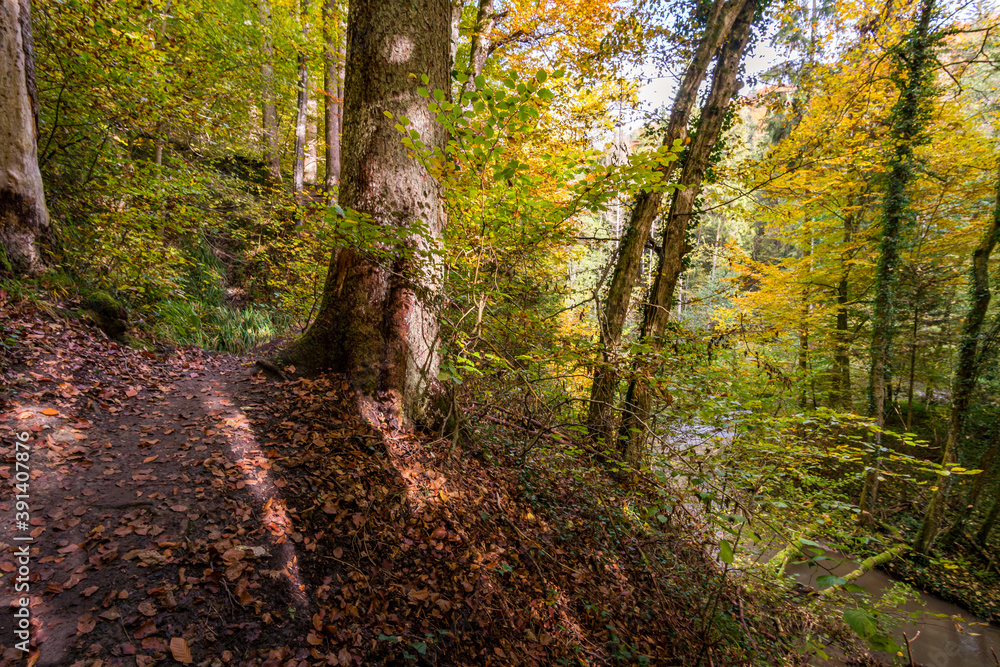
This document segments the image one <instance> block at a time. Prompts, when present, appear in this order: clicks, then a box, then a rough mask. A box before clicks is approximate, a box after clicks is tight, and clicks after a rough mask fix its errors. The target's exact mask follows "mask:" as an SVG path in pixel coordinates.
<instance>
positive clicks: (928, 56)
mask: <svg viewBox="0 0 1000 667" xmlns="http://www.w3.org/2000/svg"><path fill="white" fill-rule="evenodd" d="M933 11H934V0H923V2H922V4H921V9H920V18H919V20H918V23H917V25H916V26H915V27H914V30H913V31H912V32H911V34H910V36H909V38H908V39H909V40H910V45H909V49H908V53H906V54H905V56H901V61H902V66H901V69H902V70H903V73H904V74H905V77H900V78H899V84H898V85H899V86H900V87H901V88H900V91H899V99H898V100H897V102H896V104H895V106H894V107H893V112H892V113H893V116H894V122H893V127H892V131H891V133H890V134H891V136H892V138H893V140H894V142H895V147H894V151H893V154H892V157H891V158H890V159H889V164H888V165H887V166H888V169H887V172H888V177H887V187H886V192H885V195H884V198H883V203H882V239H881V252H880V255H879V262H878V270H877V274H876V277H875V312H874V316H873V317H872V345H871V365H870V369H869V370H870V375H869V380H868V415H869V416H870V417H874V418H875V423H876V424H877V425H878V426H879V427H882V426H884V425H885V413H886V409H885V402H886V401H885V398H886V391H887V387H886V380H887V374H888V369H889V363H890V361H891V355H892V338H893V334H894V332H895V321H896V282H897V280H898V274H899V240H900V236H901V235H902V234H903V233H904V232H906V231H907V230H908V229H909V227H910V226H911V223H912V218H913V211H912V209H911V208H910V206H909V197H908V189H909V185H910V181H911V180H912V179H913V149H914V147H915V146H916V144H917V143H918V141H920V139H921V136H922V135H923V132H924V124H925V119H924V115H923V114H922V113H921V110H922V109H923V107H924V106H925V104H926V98H927V97H928V90H927V84H928V82H929V75H930V67H929V65H930V63H931V62H933V48H932V47H933V43H932V39H931V38H930V37H929V32H930V22H931V15H932V14H933ZM881 453H882V434H881V431H879V432H878V433H877V434H876V435H875V454H874V460H873V462H872V465H871V466H869V468H868V472H867V473H866V475H865V483H864V486H863V488H862V493H861V502H860V503H859V506H860V508H861V517H862V520H865V521H867V520H868V517H869V514H868V512H869V511H870V508H871V507H873V506H874V504H875V502H876V500H877V494H878V477H879V462H880V461H881Z"/></svg>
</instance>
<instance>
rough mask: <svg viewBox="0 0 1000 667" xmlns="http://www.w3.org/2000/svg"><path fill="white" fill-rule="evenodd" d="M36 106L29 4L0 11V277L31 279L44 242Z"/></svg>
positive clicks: (23, 0)
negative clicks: (4, 274)
mask: <svg viewBox="0 0 1000 667" xmlns="http://www.w3.org/2000/svg"><path fill="white" fill-rule="evenodd" d="M37 140H38V101H37V94H36V88H35V48H34V42H33V40H32V36H31V3H30V0H2V6H0V250H2V254H0V273H2V272H5V271H9V272H13V273H15V274H31V273H36V272H37V271H39V270H40V269H41V268H42V257H41V251H40V247H41V246H42V245H44V244H45V243H46V242H47V241H48V240H49V234H50V227H49V212H48V208H47V207H46V206H45V190H44V188H43V186H42V175H41V173H40V172H39V170H38V145H37Z"/></svg>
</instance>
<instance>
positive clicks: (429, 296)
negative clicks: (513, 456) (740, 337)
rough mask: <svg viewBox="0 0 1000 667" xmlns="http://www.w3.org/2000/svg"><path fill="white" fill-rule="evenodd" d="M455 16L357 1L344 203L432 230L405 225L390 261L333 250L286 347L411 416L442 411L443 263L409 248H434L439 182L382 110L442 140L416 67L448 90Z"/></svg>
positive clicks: (443, 1) (411, 5) (434, 2)
mask: <svg viewBox="0 0 1000 667" xmlns="http://www.w3.org/2000/svg"><path fill="white" fill-rule="evenodd" d="M450 19H451V5H450V4H449V2H448V0H413V1H412V2H406V3H401V2H396V1H395V0H352V2H351V3H350V6H349V10H348V21H347V76H346V80H345V85H344V91H345V94H344V127H343V145H344V166H343V172H342V179H341V183H340V203H341V205H342V206H343V207H344V208H345V209H353V210H355V211H357V212H359V213H360V214H362V215H367V216H370V217H371V219H372V222H373V224H376V225H381V226H385V227H389V226H393V227H399V228H404V229H406V228H410V227H412V226H413V225H414V224H415V223H418V222H420V223H422V224H423V225H426V227H427V233H416V232H412V231H411V232H408V234H409V235H408V236H407V238H406V240H405V242H404V243H403V247H393V248H384V250H387V251H390V254H392V255H393V258H392V259H390V260H384V259H383V260H376V259H373V258H371V257H370V256H367V255H365V254H364V249H363V248H356V247H343V248H341V249H340V250H339V251H338V252H337V253H335V255H334V257H333V258H332V260H331V263H330V270H329V273H328V277H327V281H326V285H325V287H324V291H323V298H322V301H321V304H320V308H319V311H318V313H317V316H316V319H315V321H314V322H313V324H312V326H310V328H309V330H308V331H307V332H306V333H305V334H304V335H303V336H302V337H301V338H300V339H299V340H298V341H296V343H295V344H294V345H293V347H292V348H291V349H290V350H288V351H287V353H286V354H285V357H286V358H287V359H292V360H296V361H297V362H298V363H300V364H302V365H303V366H304V367H306V368H310V367H311V368H331V369H333V370H335V371H339V372H346V373H349V374H350V379H351V382H352V384H353V385H354V387H355V389H356V390H357V391H358V392H359V393H360V394H361V395H362V396H363V397H365V398H366V399H370V400H375V399H378V400H381V401H384V403H385V404H386V409H387V410H388V411H389V412H390V415H391V416H392V417H394V418H396V417H401V418H402V419H403V420H405V421H409V422H411V423H420V422H424V421H425V420H427V419H433V418H434V417H433V415H430V414H429V412H428V409H427V408H428V402H429V401H428V398H429V392H430V389H431V387H432V386H433V384H434V382H435V381H436V378H437V367H438V361H439V357H438V327H439V325H438V320H437V316H436V313H435V312H434V306H435V304H434V301H435V297H436V290H437V287H438V284H439V282H440V271H439V268H437V266H436V265H434V266H431V267H430V268H427V267H426V266H425V267H423V268H422V267H421V266H420V265H419V264H418V262H417V261H416V260H415V259H414V257H413V251H430V250H431V249H432V246H434V245H435V244H436V243H437V241H438V239H439V238H440V236H441V232H442V231H443V229H444V226H445V222H446V221H445V214H444V210H443V206H442V202H441V193H440V186H439V185H438V183H437V182H436V181H435V180H434V179H433V178H432V177H431V176H430V175H429V174H428V173H427V171H426V170H425V169H424V167H423V166H421V165H420V163H419V162H417V161H416V160H414V159H413V158H411V157H410V156H409V152H410V151H409V149H407V148H406V147H405V146H403V144H402V143H401V138H402V137H401V135H400V133H399V132H398V131H397V130H396V129H395V127H394V126H395V124H396V123H397V122H398V121H397V120H395V119H390V118H387V117H386V115H385V112H387V111H388V112H389V113H391V114H392V115H393V116H394V118H399V117H401V116H406V117H407V118H408V119H409V121H410V122H409V126H408V129H411V130H416V131H417V132H418V133H419V134H420V138H421V140H422V141H424V142H425V143H426V144H427V145H428V146H431V147H437V148H442V149H443V148H444V145H445V141H446V133H445V131H444V128H442V126H441V125H439V124H438V123H437V122H436V120H435V116H434V114H432V113H431V112H430V110H429V109H428V105H427V101H426V100H425V99H424V98H422V97H420V96H419V95H418V94H417V88H418V86H420V81H419V79H414V78H412V77H411V76H410V73H411V72H419V73H423V74H427V75H428V77H429V83H428V84H427V86H428V87H429V88H430V89H432V90H433V89H436V88H440V89H442V90H445V91H447V90H448V89H449V81H450V77H449V68H450V63H449V48H448V41H449V35H450ZM407 251H408V252H407Z"/></svg>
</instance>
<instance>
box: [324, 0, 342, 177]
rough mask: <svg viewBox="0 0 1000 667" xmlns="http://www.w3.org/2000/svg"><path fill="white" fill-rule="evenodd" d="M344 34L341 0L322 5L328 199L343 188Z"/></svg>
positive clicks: (328, 0) (329, 0) (327, 0)
mask: <svg viewBox="0 0 1000 667" xmlns="http://www.w3.org/2000/svg"><path fill="white" fill-rule="evenodd" d="M343 35H344V31H343V28H342V27H341V22H340V0H326V2H325V3H324V5H323V43H324V46H325V49H324V51H323V110H324V113H323V133H324V136H325V139H326V177H325V179H324V182H323V187H324V189H325V190H326V194H327V196H328V197H329V196H330V195H332V193H333V191H334V190H335V189H336V188H337V186H338V185H339V184H340V131H341V125H342V122H341V121H342V116H343V109H344V87H343V78H342V77H343V75H342V74H341V71H342V68H343V63H344V50H343V42H344V39H343Z"/></svg>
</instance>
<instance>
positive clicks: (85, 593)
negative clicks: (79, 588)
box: [80, 586, 100, 598]
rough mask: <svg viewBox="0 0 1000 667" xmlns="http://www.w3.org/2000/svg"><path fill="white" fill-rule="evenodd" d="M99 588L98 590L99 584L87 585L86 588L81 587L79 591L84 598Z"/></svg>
mask: <svg viewBox="0 0 1000 667" xmlns="http://www.w3.org/2000/svg"><path fill="white" fill-rule="evenodd" d="M99 590H100V586H88V587H87V588H84V589H83V592H82V593H80V595H82V596H83V597H85V598H89V597H90V596H91V595H93V594H94V593H96V592H97V591H99Z"/></svg>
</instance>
